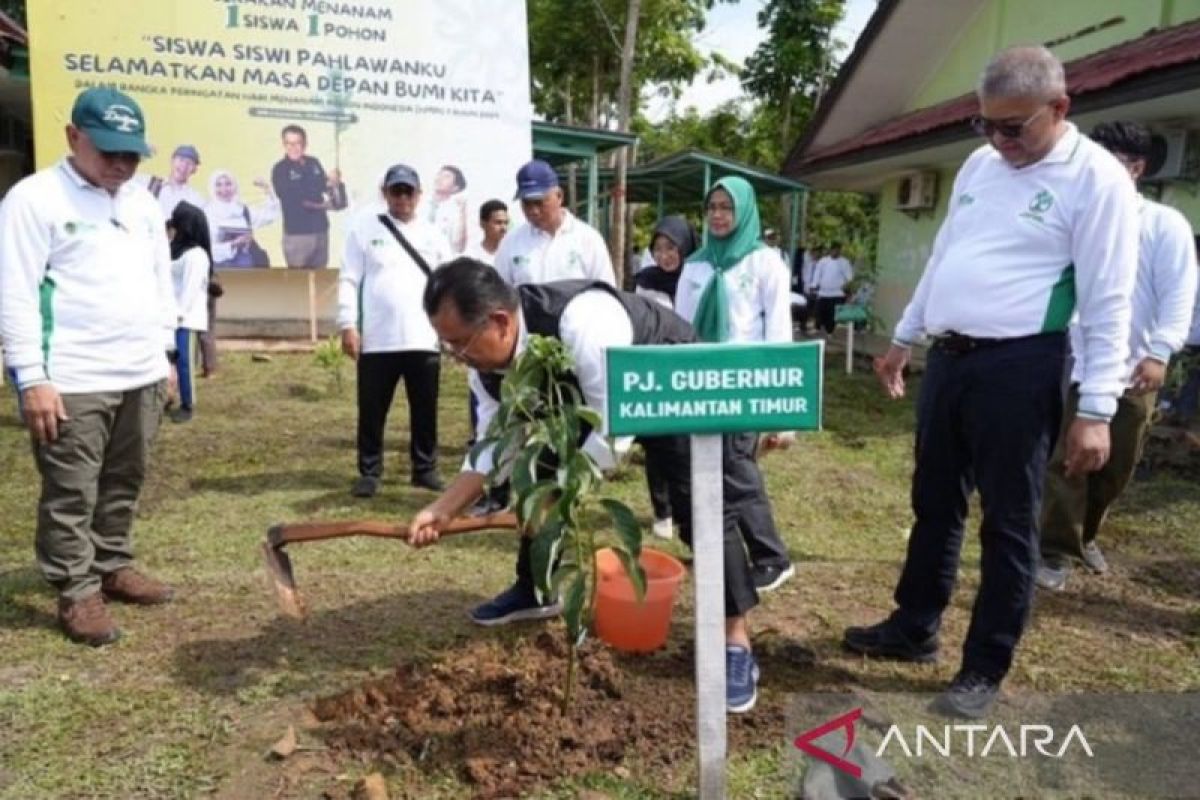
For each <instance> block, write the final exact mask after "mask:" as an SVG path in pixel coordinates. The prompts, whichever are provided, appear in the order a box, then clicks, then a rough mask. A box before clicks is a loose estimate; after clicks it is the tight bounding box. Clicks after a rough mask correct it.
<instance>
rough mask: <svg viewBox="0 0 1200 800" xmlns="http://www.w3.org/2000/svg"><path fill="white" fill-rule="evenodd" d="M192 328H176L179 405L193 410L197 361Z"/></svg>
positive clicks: (176, 373)
mask: <svg viewBox="0 0 1200 800" xmlns="http://www.w3.org/2000/svg"><path fill="white" fill-rule="evenodd" d="M194 333H197V331H193V330H192V329H191V328H176V329H175V354H176V355H177V356H178V358H177V359H176V361H175V375H176V377H177V378H178V379H179V407H180V408H183V409H187V410H188V411H191V410H192V409H193V408H194V407H195V405H196V363H195V352H194V350H193V348H192V342H193V341H194V340H195V336H194V335H193V334H194Z"/></svg>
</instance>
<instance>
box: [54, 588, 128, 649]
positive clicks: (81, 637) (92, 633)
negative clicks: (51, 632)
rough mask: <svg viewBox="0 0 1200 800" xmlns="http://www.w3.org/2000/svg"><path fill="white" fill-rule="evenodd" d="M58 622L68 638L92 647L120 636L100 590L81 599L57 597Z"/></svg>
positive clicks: (104, 643)
mask: <svg viewBox="0 0 1200 800" xmlns="http://www.w3.org/2000/svg"><path fill="white" fill-rule="evenodd" d="M58 624H59V625H61V626H62V629H63V632H64V633H65V634H67V638H68V639H70V640H71V641H73V642H82V643H83V644H88V645H91V646H92V647H102V646H104V645H106V644H112V643H113V642H115V641H116V640H117V639H120V638H121V631H120V630H119V629H118V628H117V624H116V623H115V622H113V619H112V617H110V616H109V615H108V607H107V606H105V605H104V598H103V597H101V596H100V592H92V593H91V594H89V595H88V596H87V597H85V598H83V599H82V600H69V599H67V598H65V597H60V598H58Z"/></svg>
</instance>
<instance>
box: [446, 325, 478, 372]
mask: <svg viewBox="0 0 1200 800" xmlns="http://www.w3.org/2000/svg"><path fill="white" fill-rule="evenodd" d="M486 327H487V323H484V324H483V325H480V326H479V327H478V328H476V329H475V332H474V333H472V334H471V338H469V339H467V341H466V342H465V343H464V344H462V345H453V344H450V343H449V342H447V341H446V340H444V339H442V340H439V341H438V349H439V350H441V351H442V354H443V355H447V356H449V357H450V358H453V359H454V360H455V361H461V362H462V363H464V364H469V363H471V359H470V357H469V356H467V351H468V350H470V349H471V345H473V344H475V340H476V339H478V338H479V334H481V333H483V329H484V328H486Z"/></svg>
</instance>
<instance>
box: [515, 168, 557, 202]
mask: <svg viewBox="0 0 1200 800" xmlns="http://www.w3.org/2000/svg"><path fill="white" fill-rule="evenodd" d="M555 186H558V173H557V172H555V171H554V167H552V166H550V165H549V164H547V163H546V162H545V161H541V160H540V159H536V158H535V159H534V160H533V161H530V162H529V163H528V164H526V165H525V166H523V167H521V168H520V169H519V170H517V195H516V199H517V200H537V199H539V198H542V197H545V196H546V193H547V192H549V191H550V190H551V189H553V188H554V187H555Z"/></svg>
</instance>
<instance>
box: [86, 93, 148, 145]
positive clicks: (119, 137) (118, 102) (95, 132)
mask: <svg viewBox="0 0 1200 800" xmlns="http://www.w3.org/2000/svg"><path fill="white" fill-rule="evenodd" d="M71 124H72V125H74V126H75V127H76V128H79V129H80V130H81V131H83V132H84V133H86V134H87V135H88V138H89V139H91V140H92V144H94V145H95V146H96V149H97V150H99V151H100V152H102V153H139V154H141V155H143V156H148V155H150V146H149V145H148V144H146V118H145V117H143V116H142V109H141V108H140V107H138V104H137V102H135V101H134V99H133V98H132V97H130V96H129V95H127V94H125V93H124V92H119V91H117V90H116V89H110V88H108V87H106V86H93V87H92V88H90V89H85V90H83V91H82V92H80V93H79V96H78V97H76V98H75V105H74V107H73V108H72V109H71Z"/></svg>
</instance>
